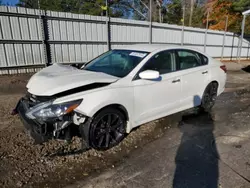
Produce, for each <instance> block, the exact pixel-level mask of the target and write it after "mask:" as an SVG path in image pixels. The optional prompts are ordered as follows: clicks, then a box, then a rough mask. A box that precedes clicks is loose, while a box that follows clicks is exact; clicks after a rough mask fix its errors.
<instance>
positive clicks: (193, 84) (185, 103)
mask: <svg viewBox="0 0 250 188" xmlns="http://www.w3.org/2000/svg"><path fill="white" fill-rule="evenodd" d="M176 55H177V62H178V63H177V65H178V70H179V72H181V73H182V78H181V80H182V86H181V100H180V103H181V106H182V108H183V109H187V108H191V107H194V106H198V105H200V103H201V98H202V95H203V92H204V88H205V87H206V84H207V82H208V80H209V78H210V73H209V67H208V62H207V61H208V59H207V58H206V57H205V56H203V55H202V54H200V53H198V52H196V51H193V50H186V49H180V50H176Z"/></svg>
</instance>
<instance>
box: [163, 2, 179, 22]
mask: <svg viewBox="0 0 250 188" xmlns="http://www.w3.org/2000/svg"><path fill="white" fill-rule="evenodd" d="M166 8H167V12H166V15H165V16H164V21H165V22H167V23H169V24H182V22H181V20H182V3H181V0H172V2H171V3H169V4H167V5H166Z"/></svg>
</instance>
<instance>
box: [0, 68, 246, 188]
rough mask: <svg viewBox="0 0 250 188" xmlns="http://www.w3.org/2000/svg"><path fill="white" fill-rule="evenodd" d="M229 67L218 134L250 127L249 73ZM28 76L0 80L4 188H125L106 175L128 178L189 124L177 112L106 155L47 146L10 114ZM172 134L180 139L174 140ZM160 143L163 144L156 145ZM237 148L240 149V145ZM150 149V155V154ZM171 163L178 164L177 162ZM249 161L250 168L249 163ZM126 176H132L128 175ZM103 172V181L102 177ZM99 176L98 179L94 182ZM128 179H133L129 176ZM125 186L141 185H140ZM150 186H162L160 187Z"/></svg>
mask: <svg viewBox="0 0 250 188" xmlns="http://www.w3.org/2000/svg"><path fill="white" fill-rule="evenodd" d="M228 67H229V71H228V82H227V89H226V91H225V93H224V94H223V95H222V96H221V97H219V99H218V101H217V103H216V106H215V108H214V112H213V114H214V115H213V120H214V121H213V125H214V126H215V128H214V130H215V131H217V133H218V134H221V135H222V134H223V135H224V133H225V132H227V133H228V132H229V130H230V131H231V130H235V131H238V132H246V131H248V130H249V129H250V128H248V125H249V117H250V114H249V109H248V108H249V105H248V104H249V102H250V94H249V88H250V87H249V86H250V82H249V81H250V73H248V72H246V71H243V70H241V68H242V67H240V66H238V65H235V64H228ZM29 77H30V75H21V76H20V75H19V76H2V77H0V117H1V119H0V120H1V121H0V187H65V186H69V187H76V186H79V187H83V186H87V187H122V186H123V187H124V184H118V183H117V182H116V180H115V178H114V176H113V175H109V176H107V177H106V176H105V174H107V172H115V173H117V176H116V178H117V177H121V176H125V177H126V174H123V172H122V171H121V169H124V168H125V167H124V165H125V164H128V163H130V162H131V164H134V165H135V166H136V164H135V163H137V164H138V167H139V166H140V164H141V162H140V161H143V163H144V166H145V163H146V161H147V159H146V158H145V155H148V154H147V153H146V152H147V149H146V148H151V149H152V150H153V149H154V150H155V151H156V153H157V152H158V153H159V152H160V151H159V149H160V148H161V147H158V149H157V146H159V144H160V145H165V144H166V143H165V142H163V141H164V139H169V138H171V139H172V142H171V143H175V144H176V145H178V143H179V144H180V143H182V139H181V137H180V135H175V134H172V133H173V132H172V131H174V130H176V129H178V126H179V125H180V122H181V123H182V124H184V125H185V121H183V117H182V115H183V114H175V115H172V116H169V117H166V118H163V119H160V120H157V121H154V122H150V123H148V124H145V125H143V126H141V127H139V128H138V129H136V130H134V131H133V132H132V133H131V134H129V135H128V136H127V138H126V139H125V140H124V141H123V142H122V143H121V144H120V145H118V146H117V147H115V148H113V149H111V150H108V151H102V152H100V151H95V150H89V151H86V152H84V153H78V151H79V149H80V144H79V142H80V140H79V138H75V139H74V140H73V142H72V143H71V144H69V145H67V144H66V143H64V142H62V141H56V140H52V141H50V142H48V143H46V144H43V145H33V144H32V140H30V138H29V137H28V136H27V134H26V132H25V129H24V128H23V125H22V124H21V122H20V120H19V118H18V117H17V116H14V117H13V116H11V115H10V112H11V110H12V109H13V108H14V107H15V105H16V102H17V101H18V99H19V98H20V97H21V96H22V95H23V94H24V93H25V85H26V82H27V80H28V79H29ZM229 117H230V118H229ZM228 118H229V119H230V121H228ZM189 121H191V123H190V122H189ZM197 121H198V123H197ZM183 122H184V123H183ZM187 122H188V123H186V124H188V125H190V124H192V123H194V122H196V123H197V124H199V123H201V122H203V123H204V122H207V123H206V124H208V125H209V124H211V122H210V120H207V119H204V118H203V116H198V117H196V118H195V119H194V118H187ZM216 122H217V123H216ZM228 125H230V126H228ZM218 127H221V128H218ZM184 129H185V126H184ZM198 130H199V129H198ZM210 132H211V131H210ZM212 132H213V131H212ZM171 135H172V136H171ZM174 135H175V136H176V137H173V136H174ZM157 141H159V142H163V143H162V144H161V143H155V142H157ZM218 142H219V141H218ZM221 142H222V141H221ZM223 143H224V142H223ZM191 145H192V143H191ZM217 145H218V144H217ZM237 147H239V148H240V147H242V145H238V146H237ZM144 150H146V151H144ZM152 150H148V152H149V151H150V153H152V152H153V151H152ZM175 152H177V151H175ZM249 152H250V150H249ZM135 155H136V156H138V155H139V156H142V157H143V156H144V158H137V160H138V159H140V161H136V157H135V159H134V160H132V159H131V158H133V156H135ZM148 156H149V155H148ZM131 160H132V161H131ZM170 162H171V161H170ZM172 163H173V164H175V163H174V161H172ZM248 163H249V164H250V161H249V162H248ZM249 166H250V165H249ZM126 168H127V167H126ZM128 169H130V168H128ZM140 169H145V167H143V168H140ZM145 170H146V169H145ZM133 171H136V170H133ZM146 171H147V170H146ZM119 173H120V174H119ZM127 173H128V174H130V172H127ZM103 174H104V177H100V176H102V175H103ZM135 177H136V176H135ZM145 177H147V176H146V175H145ZM95 178H98V179H100V181H96V182H94V183H93V180H94V181H95V180H96V179H95ZM130 179H133V178H131V177H130ZM118 180H119V178H118ZM118 180H117V181H118ZM120 180H121V179H120ZM120 180H119V181H120ZM136 181H137V180H136ZM98 182H99V184H98ZM105 182H108V184H105ZM125 182H126V181H125ZM145 182H146V181H145ZM168 182H171V180H168ZM118 185H119V186H118ZM127 185H128V187H140V186H138V185H136V184H129V183H128V184H127ZM142 185H143V184H142ZM152 185H153V187H162V186H161V185H160V184H152ZM125 187H126V186H125ZM141 187H145V186H141ZM146 187H147V186H146ZM165 187H168V186H165ZM180 187H183V186H180Z"/></svg>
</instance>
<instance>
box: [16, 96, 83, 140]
mask: <svg viewBox="0 0 250 188" xmlns="http://www.w3.org/2000/svg"><path fill="white" fill-rule="evenodd" d="M48 101H53V98H49V97H36V96H33V95H31V94H27V95H26V96H25V97H23V98H21V99H20V100H19V102H18V104H17V106H16V108H15V110H14V114H17V113H18V114H19V116H20V119H21V120H22V122H23V124H24V126H25V128H26V129H27V130H28V132H29V134H30V136H31V137H32V138H33V139H34V141H35V143H36V144H41V143H43V142H46V141H48V140H50V139H61V140H67V141H70V140H71V139H72V137H73V136H79V137H82V133H83V132H82V131H81V130H80V126H82V125H83V124H84V123H85V121H86V119H87V117H85V116H83V115H81V114H79V113H77V112H75V111H74V109H73V108H75V107H77V105H78V104H79V103H80V101H73V102H71V104H70V105H68V104H63V105H64V106H62V104H60V105H61V108H62V107H63V108H64V109H66V108H67V106H68V108H67V109H66V111H65V112H60V111H62V110H63V109H60V108H57V109H56V108H55V109H53V110H54V111H55V113H58V114H55V115H58V116H57V117H55V116H53V115H49V114H48V112H47V116H46V117H45V116H43V115H42V114H41V111H45V110H46V109H47V110H48V109H49V108H53V107H56V106H55V105H54V106H53V105H50V106H48V107H47V108H46V107H45V106H46V103H50V102H48ZM44 104H45V105H44ZM41 106H43V107H41ZM57 106H58V105H57ZM39 108H40V109H39ZM44 109H45V110H44ZM39 110H40V111H39ZM67 110H68V111H67ZM35 113H37V114H36V115H34V114H35ZM38 113H40V114H38Z"/></svg>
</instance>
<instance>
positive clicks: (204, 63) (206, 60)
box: [200, 54, 208, 65]
mask: <svg viewBox="0 0 250 188" xmlns="http://www.w3.org/2000/svg"><path fill="white" fill-rule="evenodd" d="M200 56H201V58H202V60H203V65H207V64H208V58H207V57H206V56H204V55H202V54H200Z"/></svg>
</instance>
